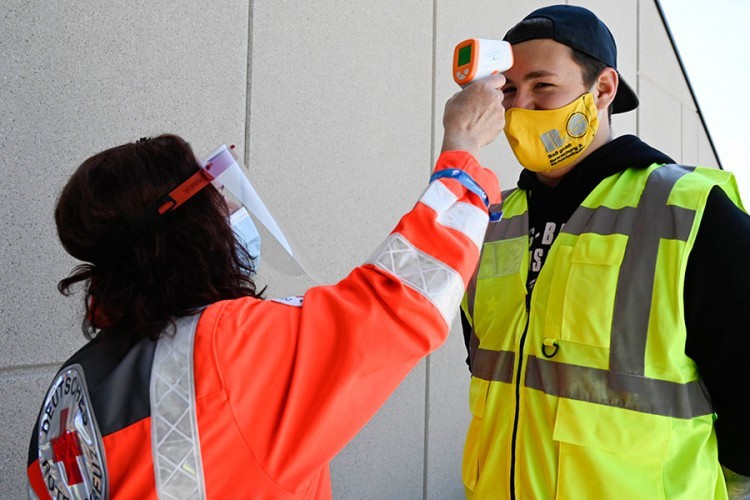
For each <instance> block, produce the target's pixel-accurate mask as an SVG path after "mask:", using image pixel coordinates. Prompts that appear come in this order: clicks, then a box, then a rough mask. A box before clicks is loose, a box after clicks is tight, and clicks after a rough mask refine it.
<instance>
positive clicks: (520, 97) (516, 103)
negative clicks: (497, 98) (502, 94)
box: [505, 90, 536, 109]
mask: <svg viewBox="0 0 750 500" xmlns="http://www.w3.org/2000/svg"><path fill="white" fill-rule="evenodd" d="M510 101H511V102H510V103H508V106H506V107H505V108H506V109H508V108H521V109H536V106H535V104H534V100H533V99H532V96H531V95H530V94H529V93H528V92H524V91H522V90H516V92H515V95H513V96H512V97H511V99H510Z"/></svg>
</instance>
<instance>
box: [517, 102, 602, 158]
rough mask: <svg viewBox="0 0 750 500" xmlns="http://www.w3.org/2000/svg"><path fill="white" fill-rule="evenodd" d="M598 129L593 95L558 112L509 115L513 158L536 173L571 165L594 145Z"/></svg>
mask: <svg viewBox="0 0 750 500" xmlns="http://www.w3.org/2000/svg"><path fill="white" fill-rule="evenodd" d="M563 125H564V126H563ZM598 128H599V115H598V113H597V109H596V105H595V104H594V96H593V94H591V93H590V92H589V93H586V94H584V95H582V96H581V97H579V98H578V99H576V100H575V101H573V102H571V103H570V104H568V105H566V106H563V107H562V108H558V109H550V110H531V109H521V108H511V109H509V110H508V111H506V112H505V137H506V138H507V139H508V143H509V144H510V147H511V149H512V150H513V154H515V155H516V158H518V161H519V162H520V163H521V165H523V166H524V167H525V168H527V169H529V170H533V171H534V172H551V171H553V170H557V169H560V168H563V167H566V166H568V165H570V164H571V163H572V162H574V161H575V160H576V159H577V158H578V156H579V155H580V154H581V153H582V152H583V150H584V149H586V148H587V147H588V146H589V145H590V144H591V142H592V141H593V140H594V137H596V132H597V130H598Z"/></svg>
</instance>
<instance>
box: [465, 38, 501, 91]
mask: <svg viewBox="0 0 750 500" xmlns="http://www.w3.org/2000/svg"><path fill="white" fill-rule="evenodd" d="M511 66H513V50H512V49H511V46H510V44H509V43H508V42H504V41H502V40H487V39H484V38H469V39H468V40H464V41H463V42H461V43H459V44H458V45H456V48H455V49H454V50H453V80H454V81H455V82H456V83H457V84H459V85H460V86H461V87H465V86H467V85H468V84H470V83H471V82H473V81H475V80H480V79H482V78H486V77H488V76H490V75H495V74H497V73H502V72H503V71H505V70H507V69H509V68H510V67H511Z"/></svg>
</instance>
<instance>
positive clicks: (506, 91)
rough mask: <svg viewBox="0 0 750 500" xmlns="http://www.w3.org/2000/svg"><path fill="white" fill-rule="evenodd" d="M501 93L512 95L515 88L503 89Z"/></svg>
mask: <svg viewBox="0 0 750 500" xmlns="http://www.w3.org/2000/svg"><path fill="white" fill-rule="evenodd" d="M502 91H503V94H512V93H513V92H515V91H516V88H515V87H503V89H502Z"/></svg>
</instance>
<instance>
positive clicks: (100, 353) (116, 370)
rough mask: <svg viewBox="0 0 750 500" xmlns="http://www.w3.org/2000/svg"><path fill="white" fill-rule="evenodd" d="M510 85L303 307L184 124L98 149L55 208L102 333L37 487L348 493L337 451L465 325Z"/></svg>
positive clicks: (50, 435)
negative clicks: (377, 238)
mask: <svg viewBox="0 0 750 500" xmlns="http://www.w3.org/2000/svg"><path fill="white" fill-rule="evenodd" d="M501 85H502V77H495V78H492V79H490V80H488V81H486V82H481V83H478V84H475V85H472V86H470V87H468V88H467V89H466V90H464V91H462V92H460V93H459V94H457V95H456V96H454V98H452V99H451V100H450V101H449V102H448V104H447V105H446V111H445V115H444V126H445V136H444V143H443V150H444V151H445V152H444V153H443V154H442V155H441V157H440V159H439V160H438V162H437V166H436V169H435V174H434V175H433V181H432V182H431V184H430V187H429V188H428V189H427V191H425V193H424V195H423V196H422V198H421V200H420V203H417V205H416V206H415V207H414V209H413V210H412V211H411V212H410V213H409V214H407V215H406V216H404V218H403V219H402V220H401V222H400V223H399V225H398V226H397V228H396V229H395V230H394V232H393V233H391V235H390V236H389V237H388V238H387V239H386V241H385V242H384V244H383V245H381V247H380V248H379V249H378V250H377V251H376V252H375V254H374V255H373V257H372V258H371V259H370V260H369V261H368V263H366V264H365V265H363V266H360V267H358V268H356V269H354V270H353V271H352V273H351V274H350V275H349V276H348V277H346V278H345V279H344V280H342V281H341V282H340V283H338V284H337V285H334V286H325V287H317V288H313V289H311V290H309V291H308V292H307V293H306V294H305V296H304V298H300V299H299V300H295V299H292V300H286V301H284V300H282V301H272V300H262V299H261V298H260V292H259V291H258V290H257V288H256V285H255V283H254V282H253V280H252V277H251V271H252V268H251V267H252V266H251V264H250V262H251V261H250V257H251V256H249V255H247V252H246V251H245V250H243V249H242V247H241V246H238V242H237V241H236V238H235V236H234V233H233V232H232V229H231V227H230V224H229V222H228V216H229V214H228V211H227V209H226V205H225V202H224V200H223V198H222V196H221V195H220V194H219V193H218V192H217V191H216V190H215V189H214V188H213V187H212V186H211V185H210V184H207V183H206V182H203V181H200V178H201V176H202V175H203V174H201V173H200V166H199V165H198V163H197V162H196V160H195V155H194V154H193V152H192V150H191V149H190V146H189V145H188V144H187V143H185V141H183V140H182V139H180V138H179V137H177V136H173V135H163V136H159V137H156V138H153V139H149V140H145V141H142V142H139V143H135V144H132V143H131V144H125V145H122V146H119V147H116V148H112V149H109V150H106V151H104V152H102V153H99V154H97V155H95V156H93V157H91V158H89V159H88V160H86V161H85V162H84V163H83V164H82V165H81V166H80V167H79V168H78V170H77V171H76V172H75V173H74V174H73V176H72V177H71V179H70V180H69V181H68V183H67V185H66V186H65V188H64V189H63V192H62V194H61V196H60V199H59V201H58V204H57V209H56V212H55V217H56V222H57V228H58V234H59V236H60V240H61V242H62V244H63V246H64V247H65V249H66V250H67V251H68V252H69V253H70V254H71V255H72V256H73V257H75V258H77V259H79V260H81V261H84V262H85V263H84V264H82V265H80V266H78V267H77V268H76V269H75V270H74V271H73V273H72V274H71V276H69V277H68V278H66V279H64V280H62V281H61V282H60V285H59V288H60V290H61V291H62V292H64V293H69V292H70V291H71V290H72V287H73V286H74V285H76V284H79V283H80V284H83V286H84V289H85V292H86V302H85V303H86V312H87V314H86V316H85V319H84V321H83V324H84V331H85V333H86V336H87V338H89V339H90V341H89V343H88V344H86V345H85V346H84V347H83V348H82V349H81V350H79V351H78V352H77V353H76V354H75V355H73V357H71V358H70V359H69V360H68V361H67V362H65V363H64V365H63V368H62V369H61V370H60V372H59V373H58V374H57V376H56V377H55V379H54V380H53V382H52V384H51V386H50V389H49V390H48V392H47V395H46V397H45V400H44V403H43V405H42V409H41V411H40V414H39V418H38V419H37V422H36V427H35V430H34V433H33V436H32V442H31V446H30V452H29V462H28V463H29V466H28V476H29V482H30V489H32V490H33V491H34V492H35V493H36V494H37V495H39V496H40V497H47V496H51V497H57V496H58V495H65V496H68V497H75V498H87V497H88V498H103V497H107V496H113V497H118V498H155V497H156V496H157V495H158V496H160V497H169V498H197V497H206V496H209V497H229V496H231V497H252V498H330V496H331V486H330V477H329V468H328V463H329V461H330V460H331V459H332V458H333V456H334V455H335V454H336V453H337V452H338V451H340V450H341V449H342V448H343V447H344V446H345V445H346V443H347V442H348V441H349V440H350V439H351V438H352V437H353V436H354V435H355V434H356V433H357V432H358V431H359V430H360V429H361V428H362V427H363V426H364V425H365V424H366V422H367V421H368V420H369V418H370V417H371V416H372V415H373V414H374V413H375V412H376V411H377V409H378V408H379V407H380V406H381V405H382V404H383V402H384V401H385V400H386V399H387V397H388V396H389V395H390V394H391V392H392V391H393V390H394V389H395V388H396V386H397V385H398V384H399V382H400V381H401V380H402V379H403V378H404V377H405V376H406V374H407V373H408V372H409V370H410V369H411V368H412V367H414V366H415V365H416V363H417V362H418V361H419V360H420V359H421V358H422V357H424V356H425V355H426V354H428V353H429V352H431V351H432V350H434V349H435V348H437V347H438V346H439V345H440V344H441V343H442V342H443V341H444V340H445V337H446V336H447V334H448V331H449V325H450V322H451V318H452V317H453V315H454V314H455V312H456V311H457V306H458V301H459V300H460V298H461V295H462V293H463V290H464V288H465V285H466V282H467V280H468V278H469V276H470V275H471V272H472V271H473V269H474V267H475V265H476V262H477V259H478V255H479V245H480V243H481V240H482V237H483V234H484V228H485V227H486V224H487V219H488V216H487V206H488V204H489V200H492V201H493V202H497V201H499V187H498V185H497V181H496V179H495V177H494V174H492V173H491V172H490V171H488V170H485V169H483V168H482V167H481V166H480V165H479V164H478V163H477V161H476V160H475V156H476V153H477V152H478V150H479V148H480V147H481V146H483V145H485V144H487V143H489V142H491V141H492V140H493V139H494V138H495V137H496V135H497V134H498V133H499V131H500V130H501V129H502V126H503V110H502V106H501V99H502V96H501V94H499V93H498V92H496V91H495V89H497V88H499V87H500V86H501ZM198 181H200V183H201V184H206V186H205V188H203V189H200V190H199V191H198V192H193V191H194V189H192V187H194V186H196V185H197V184H196V182H198ZM175 193H181V194H182V195H185V196H181V197H177V196H176V195H175ZM186 193H187V194H186ZM165 195H166V196H165ZM175 198H180V199H179V200H178V202H177V203H174V200H175ZM183 202H184V203H183Z"/></svg>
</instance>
